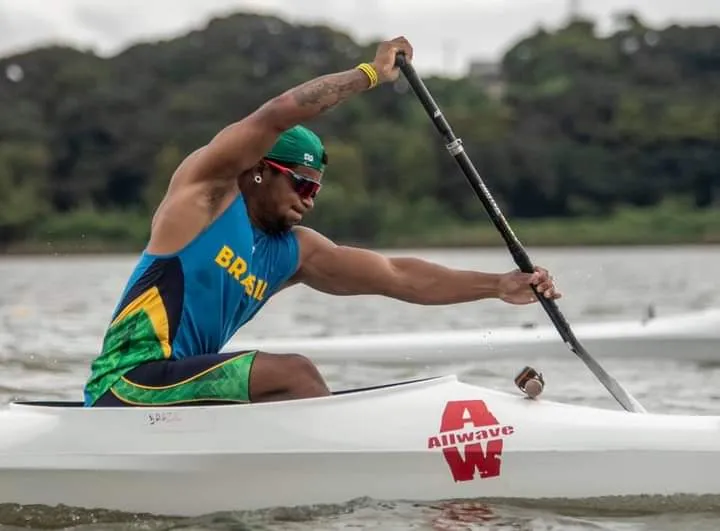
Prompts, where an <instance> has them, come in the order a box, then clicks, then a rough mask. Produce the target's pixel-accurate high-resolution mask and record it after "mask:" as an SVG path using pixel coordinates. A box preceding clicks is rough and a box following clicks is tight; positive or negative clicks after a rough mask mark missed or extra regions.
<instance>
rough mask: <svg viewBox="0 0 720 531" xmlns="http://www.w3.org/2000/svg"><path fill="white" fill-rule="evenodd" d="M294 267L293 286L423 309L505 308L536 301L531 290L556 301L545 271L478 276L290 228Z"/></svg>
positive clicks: (556, 294)
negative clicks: (296, 254) (296, 253)
mask: <svg viewBox="0 0 720 531" xmlns="http://www.w3.org/2000/svg"><path fill="white" fill-rule="evenodd" d="M294 231H295V234H296V235H297V237H298V241H299V242H300V249H301V253H300V266H299V268H298V272H297V274H296V275H295V278H294V281H295V282H301V283H303V284H306V285H308V286H310V287H312V288H314V289H317V290H319V291H322V292H325V293H330V294H333V295H383V296H386V297H391V298H394V299H398V300H402V301H405V302H410V303H414V304H423V305H441V304H456V303H461V302H470V301H476V300H481V299H501V300H503V301H505V302H508V303H511V304H529V303H532V302H536V300H537V299H536V297H535V296H534V293H533V291H532V289H531V287H530V286H531V285H535V286H537V287H538V289H539V291H540V293H543V294H544V296H545V297H548V298H553V299H557V298H560V296H561V295H560V293H559V292H557V291H556V290H555V287H554V285H553V283H552V278H551V277H550V276H549V275H548V272H547V271H546V270H545V269H542V268H537V271H536V272H535V273H533V274H526V273H521V272H519V271H511V272H509V273H501V274H498V273H483V272H478V271H465V270H458V269H451V268H448V267H445V266H442V265H439V264H435V263H432V262H428V261H426V260H421V259H419V258H412V257H396V258H389V257H386V256H384V255H382V254H380V253H376V252H374V251H371V250H367V249H359V248H356V247H346V246H341V245H336V244H335V243H333V242H332V241H330V240H329V239H327V238H326V237H324V236H322V235H321V234H319V233H317V232H315V231H313V230H312V229H308V228H305V227H296V228H295V229H294Z"/></svg>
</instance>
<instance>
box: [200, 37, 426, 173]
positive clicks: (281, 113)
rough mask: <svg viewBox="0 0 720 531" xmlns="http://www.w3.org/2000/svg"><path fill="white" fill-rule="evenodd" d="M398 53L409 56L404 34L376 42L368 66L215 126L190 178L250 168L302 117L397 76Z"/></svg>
mask: <svg viewBox="0 0 720 531" xmlns="http://www.w3.org/2000/svg"><path fill="white" fill-rule="evenodd" d="M399 51H404V52H405V54H406V55H407V57H408V60H412V47H411V46H410V43H409V42H408V41H407V40H406V39H405V38H404V37H398V38H396V39H393V40H391V41H386V42H383V43H381V44H380V45H379V46H378V48H377V52H376V55H375V59H374V61H373V62H372V64H365V65H364V66H363V68H364V70H363V69H361V68H353V69H351V70H347V71H345V72H338V73H335V74H328V75H325V76H321V77H318V78H315V79H312V80H310V81H307V82H305V83H303V84H302V85H298V86H296V87H294V88H292V89H290V90H288V91H286V92H284V93H283V94H280V95H279V96H276V97H274V98H273V99H271V100H269V101H268V102H266V103H265V104H263V105H262V106H261V107H260V108H258V109H257V110H255V111H254V112H253V113H252V114H250V115H248V116H247V117H245V118H243V119H242V120H240V121H238V122H235V123H233V124H230V125H229V126H227V127H225V128H224V129H223V130H221V131H220V132H219V133H218V134H217V135H216V136H215V137H214V138H213V139H212V141H211V142H210V143H209V144H208V145H207V146H206V147H205V148H204V149H203V150H202V151H201V152H199V153H198V154H197V158H196V161H195V168H194V171H193V175H194V178H195V179H201V180H204V179H218V178H219V179H223V178H227V179H234V178H235V177H236V176H237V175H238V173H240V172H242V171H245V170H247V169H249V168H251V167H252V166H253V165H254V164H255V163H257V161H258V160H259V159H260V158H262V156H263V155H264V154H265V153H267V151H268V150H269V149H270V148H271V147H272V145H273V143H274V142H275V140H276V139H277V136H278V135H279V134H280V133H281V132H282V131H284V130H286V129H289V128H290V127H292V126H294V125H297V124H299V123H302V122H305V121H308V120H310V119H312V118H314V117H315V116H317V115H319V114H320V113H322V112H324V111H326V110H327V109H330V108H331V107H335V106H336V105H338V104H339V103H341V102H343V101H345V100H347V99H348V98H350V97H351V96H353V95H354V94H359V93H361V92H363V91H365V90H367V89H369V88H372V87H374V86H375V85H376V84H379V83H385V82H387V81H393V80H395V79H397V77H398V75H399V69H398V68H397V67H395V57H396V54H397V53H398V52H399Z"/></svg>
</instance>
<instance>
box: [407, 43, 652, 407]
mask: <svg viewBox="0 0 720 531" xmlns="http://www.w3.org/2000/svg"><path fill="white" fill-rule="evenodd" d="M395 64H396V65H397V66H399V67H400V70H401V71H402V73H403V74H404V75H405V77H406V78H407V80H408V83H410V87H412V89H413V92H415V95H416V96H417V97H418V99H419V100H420V102H421V103H422V105H423V107H424V108H425V111H426V112H427V114H428V116H430V118H431V120H432V121H433V123H434V124H435V127H436V128H437V130H438V131H439V133H440V134H441V135H442V137H443V138H444V139H445V142H446V147H447V150H448V151H449V152H450V154H451V155H452V156H453V158H454V159H455V161H456V162H457V163H458V165H459V166H460V168H461V169H462V171H463V173H464V174H465V177H467V180H468V182H469V183H470V186H472V188H473V190H475V193H476V194H477V196H478V198H479V199H480V201H481V202H482V204H483V206H484V207H485V210H487V213H488V215H489V216H490V219H491V220H492V222H493V223H494V225H495V227H496V228H497V230H498V231H499V232H500V235H501V236H502V237H503V239H504V240H505V243H506V244H507V247H508V250H509V251H510V254H511V255H512V257H513V259H514V260H515V263H516V264H517V266H518V268H519V269H520V271H522V272H524V273H533V272H534V271H535V268H534V266H533V264H532V262H531V261H530V257H529V256H528V255H527V253H526V252H525V249H524V248H523V246H522V244H521V243H520V241H519V240H518V238H517V237H516V236H515V234H514V233H513V231H512V229H511V228H510V225H508V222H507V221H506V220H505V217H504V216H503V214H502V212H501V211H500V208H498V206H497V203H495V200H494V199H493V198H492V195H490V191H489V190H488V188H487V186H485V183H484V182H483V180H482V178H481V177H480V174H479V173H478V171H477V170H476V169H475V166H474V165H473V163H472V161H471V160H470V158H469V157H468V155H467V153H465V149H464V148H463V145H462V140H460V139H459V138H457V137H456V136H455V134H454V133H453V131H452V129H451V128H450V124H449V123H448V122H447V120H446V119H445V116H443V114H442V112H441V111H440V108H439V107H438V106H437V104H436V103H435V101H434V100H433V97H432V95H431V94H430V92H429V91H428V89H427V87H426V86H425V83H423V81H422V79H420V77H419V76H418V74H417V72H416V71H415V68H414V67H413V65H412V64H410V63H408V62H407V61H406V60H405V54H404V53H403V52H400V53H398V54H397V57H396V59H395ZM533 291H534V292H535V295H536V296H537V299H538V300H539V301H540V304H542V306H543V308H544V309H545V311H546V312H547V314H548V316H549V317H550V320H551V321H552V322H553V324H554V325H555V328H556V329H557V331H558V332H559V334H560V337H561V338H562V339H563V341H565V344H566V345H567V346H568V348H569V349H570V350H571V351H573V352H574V353H575V354H576V355H577V356H578V357H579V358H580V359H581V360H582V361H583V362H584V363H585V365H587V366H588V368H589V369H590V370H591V371H592V373H593V374H594V375H595V376H596V377H597V378H598V380H600V383H602V384H603V385H604V386H605V388H606V389H607V390H608V391H609V392H610V394H611V395H612V396H613V397H614V398H615V400H617V401H618V402H619V403H620V405H621V406H622V407H624V408H625V409H626V410H627V411H632V412H633V413H645V412H646V411H645V408H643V407H642V405H640V403H639V402H638V401H637V400H636V399H635V398H633V396H632V395H631V394H630V393H628V392H627V391H626V390H625V389H624V388H623V387H622V386H621V385H620V384H619V383H618V382H617V380H615V378H613V377H612V376H610V375H609V374H608V373H607V372H606V371H605V369H603V368H602V367H601V366H600V364H599V363H598V362H597V361H595V359H594V358H593V357H592V356H591V355H590V354H589V353H588V352H587V351H586V350H585V349H584V348H583V346H582V345H581V344H580V342H579V341H578V340H577V338H576V337H575V334H573V332H572V330H571V329H570V325H569V324H568V322H567V321H566V320H565V317H564V316H563V314H562V313H560V309H559V308H558V306H557V304H556V303H555V301H554V300H551V299H547V298H545V297H544V296H543V295H541V294H540V293H538V291H537V289H536V288H535V286H533Z"/></svg>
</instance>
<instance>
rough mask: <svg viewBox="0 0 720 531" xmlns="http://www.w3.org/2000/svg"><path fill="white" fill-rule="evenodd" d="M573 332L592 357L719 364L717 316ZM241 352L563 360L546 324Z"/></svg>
mask: <svg viewBox="0 0 720 531" xmlns="http://www.w3.org/2000/svg"><path fill="white" fill-rule="evenodd" d="M571 326H572V329H573V332H574V333H575V335H576V336H577V338H578V340H579V341H580V342H581V343H582V345H583V346H584V347H585V348H586V350H587V351H588V352H590V353H591V354H592V355H593V356H595V357H597V358H602V359H607V358H609V357H623V358H627V357H641V358H642V357H652V358H653V359H660V358H672V359H683V360H692V361H717V360H718V359H720V309H711V310H705V311H699V312H693V313H687V314H683V315H676V316H667V317H657V318H654V319H649V320H647V321H643V320H637V321H631V320H621V321H607V322H597V323H577V324H573V323H571ZM245 349H259V350H264V351H266V352H276V353H280V352H297V353H300V354H303V355H305V356H307V357H309V358H311V359H313V360H314V361H316V362H335V361H346V360H348V359H352V360H355V361H362V362H393V363H398V362H402V361H411V362H417V363H433V362H439V363H448V362H454V361H476V360H477V359H478V358H479V357H482V356H488V357H490V356H492V357H496V356H498V355H503V356H512V355H513V354H515V355H522V356H523V357H524V358H527V353H528V352H532V353H533V356H534V357H535V358H536V359H548V358H552V357H554V356H566V355H567V349H566V347H565V345H564V344H563V342H562V340H561V339H560V336H559V335H558V332H557V330H556V329H555V327H554V326H552V325H551V324H547V325H542V326H533V327H523V326H514V327H503V328H496V329H489V330H488V329H485V330H482V329H480V330H443V331H430V332H408V333H391V334H367V335H346V336H329V337H297V338H248V337H244V336H242V335H238V336H236V337H235V338H233V340H231V341H230V342H229V343H228V345H227V346H226V347H225V349H224V350H226V351H232V350H245Z"/></svg>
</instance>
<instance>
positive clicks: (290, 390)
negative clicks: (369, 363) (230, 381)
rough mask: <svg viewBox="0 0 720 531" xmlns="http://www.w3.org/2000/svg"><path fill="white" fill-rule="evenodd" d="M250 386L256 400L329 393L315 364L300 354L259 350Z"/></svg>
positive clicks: (252, 397)
mask: <svg viewBox="0 0 720 531" xmlns="http://www.w3.org/2000/svg"><path fill="white" fill-rule="evenodd" d="M250 388H251V390H252V392H251V400H254V401H258V400H266V399H281V398H307V397H313V396H325V395H328V394H330V391H329V389H328V387H327V385H326V384H325V380H324V379H323V377H322V376H321V374H320V371H318V369H317V367H315V364H314V363H313V362H312V361H310V360H309V359H308V358H307V357H305V356H303V355H301V354H269V353H265V352H262V353H258V356H256V360H255V364H254V367H253V371H252V381H251V385H250Z"/></svg>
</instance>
